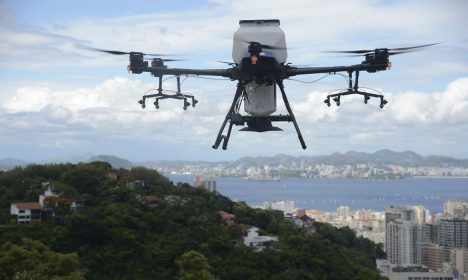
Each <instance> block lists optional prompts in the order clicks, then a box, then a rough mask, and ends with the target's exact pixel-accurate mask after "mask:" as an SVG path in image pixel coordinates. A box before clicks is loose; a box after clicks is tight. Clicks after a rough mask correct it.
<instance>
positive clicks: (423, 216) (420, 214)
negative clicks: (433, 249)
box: [406, 205, 431, 225]
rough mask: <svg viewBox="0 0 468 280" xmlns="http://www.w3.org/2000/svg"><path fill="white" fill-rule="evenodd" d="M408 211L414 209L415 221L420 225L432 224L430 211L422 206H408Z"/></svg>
mask: <svg viewBox="0 0 468 280" xmlns="http://www.w3.org/2000/svg"><path fill="white" fill-rule="evenodd" d="M406 207H407V208H408V209H412V210H413V212H414V221H415V222H416V224H418V225H423V224H425V223H430V222H431V213H430V212H429V209H427V208H426V207H424V206H422V205H412V206H406Z"/></svg>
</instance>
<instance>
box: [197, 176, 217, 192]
mask: <svg viewBox="0 0 468 280" xmlns="http://www.w3.org/2000/svg"><path fill="white" fill-rule="evenodd" d="M194 185H195V187H197V188H202V189H205V190H207V191H210V192H215V191H216V177H214V176H196V177H195V182H194Z"/></svg>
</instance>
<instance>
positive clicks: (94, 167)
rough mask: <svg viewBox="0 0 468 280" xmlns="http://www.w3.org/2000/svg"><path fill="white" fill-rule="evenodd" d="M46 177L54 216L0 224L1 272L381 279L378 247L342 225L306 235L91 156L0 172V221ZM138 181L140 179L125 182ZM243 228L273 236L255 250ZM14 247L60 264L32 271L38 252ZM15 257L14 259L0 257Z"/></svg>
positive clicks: (262, 214) (318, 227)
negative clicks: (231, 219) (79, 205)
mask: <svg viewBox="0 0 468 280" xmlns="http://www.w3.org/2000/svg"><path fill="white" fill-rule="evenodd" d="M111 175H112V176H111ZM46 181H47V182H50V183H51V185H52V186H53V188H54V190H55V191H56V192H58V193H59V194H60V197H61V198H63V199H62V200H57V202H56V203H57V204H51V205H49V206H50V207H52V209H53V210H54V213H55V216H54V217H49V218H44V220H43V221H42V222H38V223H33V224H29V225H10V226H2V227H0V247H1V248H3V250H0V271H3V272H5V273H11V274H9V275H10V277H13V276H14V275H16V276H17V273H18V272H15V271H23V273H26V272H28V273H30V275H37V276H38V277H39V275H40V276H41V277H42V276H44V278H52V277H53V276H60V277H70V278H67V279H84V278H86V279H178V277H182V276H184V277H185V276H187V275H203V278H202V279H215V278H214V277H217V278H218V279H380V276H379V274H378V273H377V271H375V268H374V261H375V258H376V257H381V256H382V250H381V248H380V247H378V246H376V245H375V244H373V243H372V242H370V241H369V240H367V239H363V238H357V237H356V236H355V235H354V234H353V232H352V231H351V230H350V229H347V228H344V229H335V228H333V227H331V226H328V225H324V224H318V223H315V224H314V227H315V233H312V232H311V231H310V230H305V229H303V228H297V227H296V226H294V225H293V223H291V222H290V221H287V220H284V218H283V215H282V213H280V212H277V211H272V212H271V211H264V210H258V209H252V208H250V207H248V206H247V205H246V204H245V203H242V202H240V203H238V202H233V201H231V200H229V199H228V198H226V197H224V196H222V195H220V194H215V193H209V192H207V191H205V190H202V189H198V188H193V187H191V186H189V185H185V184H183V185H180V184H179V185H177V186H174V185H173V183H172V182H170V181H168V179H166V178H165V177H163V176H161V175H160V174H158V173H156V172H155V171H152V170H149V169H146V168H142V167H137V168H132V169H130V170H125V169H119V170H117V169H113V168H112V167H111V166H110V165H109V164H107V163H103V162H93V163H81V164H77V165H73V164H60V165H29V166H27V167H24V168H15V169H13V170H11V171H8V172H0V213H1V215H0V221H1V222H2V223H8V222H9V220H10V218H9V213H8V211H9V206H10V203H11V202H12V201H37V198H38V196H39V194H41V193H42V192H43V191H44V190H45V188H46V186H47V185H46V184H42V183H43V182H46ZM141 181H144V182H147V184H144V185H138V184H136V183H131V182H141ZM129 183H130V184H129ZM148 197H151V198H152V199H151V202H152V204H150V203H149V201H150V200H148ZM73 199H79V200H80V201H85V209H84V210H82V211H80V212H73V211H71V210H70V208H69V207H67V204H66V201H71V200H73ZM60 201H62V202H64V201H65V202H64V203H65V204H63V203H62V204H61V203H59V202H60ZM219 211H225V212H228V213H232V214H234V215H235V223H234V224H233V225H231V226H228V225H227V224H226V223H225V222H224V221H223V220H222V218H221V216H220V214H219ZM249 226H256V227H258V228H260V231H261V233H262V234H267V235H274V236H277V237H278V238H279V241H278V242H277V243H276V244H275V246H274V247H273V248H272V249H267V250H265V251H262V252H256V251H254V250H253V249H252V248H250V247H247V246H245V245H243V244H242V242H241V240H242V237H243V236H245V232H246V229H247V228H248V227H249ZM18 250H19V251H21V252H29V251H31V252H47V256H49V257H48V260H49V263H47V267H49V268H57V267H63V269H61V270H57V269H50V270H47V269H45V270H44V269H43V270H41V269H42V268H43V266H33V265H31V263H35V261H37V260H38V254H24V255H21V256H22V257H21V258H19V257H18V255H17V254H16V253H15V252H18ZM15 257H16V258H17V259H16V260H17V262H13V263H11V262H8V261H7V260H11V259H13V258H15ZM57 262H59V263H62V265H58V266H57ZM65 263H68V264H69V265H64V264H65ZM12 264H14V265H12ZM44 265H46V264H44ZM41 267H42V268H41ZM16 268H18V269H20V270H15V269H16ZM29 270H31V271H29ZM15 273H16V274H15ZM12 275H13V276H12ZM71 275H74V278H71ZM4 276H5V275H2V276H1V277H4ZM200 277H201V276H200ZM4 278H6V279H9V278H8V275H7V276H5V277H4ZM186 279H187V278H186Z"/></svg>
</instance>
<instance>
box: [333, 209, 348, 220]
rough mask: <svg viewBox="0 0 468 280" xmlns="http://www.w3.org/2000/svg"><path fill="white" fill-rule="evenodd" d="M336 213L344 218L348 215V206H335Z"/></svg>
mask: <svg viewBox="0 0 468 280" xmlns="http://www.w3.org/2000/svg"><path fill="white" fill-rule="evenodd" d="M336 215H337V216H338V217H340V218H343V219H344V218H346V217H348V216H349V207H348V206H340V207H338V208H336Z"/></svg>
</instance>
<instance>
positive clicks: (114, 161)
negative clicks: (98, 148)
mask: <svg viewBox="0 0 468 280" xmlns="http://www.w3.org/2000/svg"><path fill="white" fill-rule="evenodd" d="M88 161H89V162H91V161H104V162H107V163H109V164H110V165H112V167H113V168H117V169H119V168H125V169H130V168H132V167H133V163H132V162H131V161H129V160H126V159H123V158H119V157H116V156H108V155H98V156H92V157H91V158H89V160H88Z"/></svg>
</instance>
